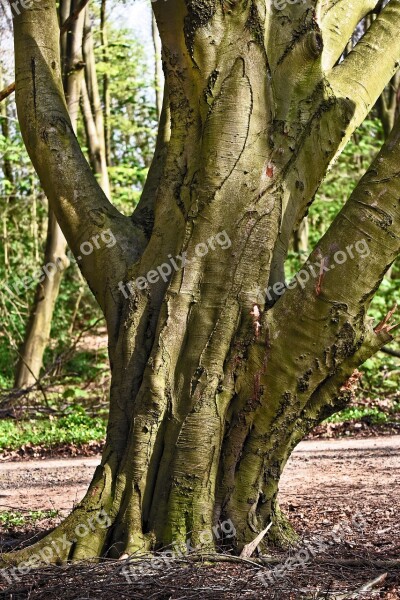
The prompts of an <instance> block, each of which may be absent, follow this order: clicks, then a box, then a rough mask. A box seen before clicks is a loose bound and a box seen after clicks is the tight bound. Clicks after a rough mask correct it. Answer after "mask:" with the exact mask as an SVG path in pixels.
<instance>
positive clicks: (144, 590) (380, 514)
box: [0, 436, 400, 600]
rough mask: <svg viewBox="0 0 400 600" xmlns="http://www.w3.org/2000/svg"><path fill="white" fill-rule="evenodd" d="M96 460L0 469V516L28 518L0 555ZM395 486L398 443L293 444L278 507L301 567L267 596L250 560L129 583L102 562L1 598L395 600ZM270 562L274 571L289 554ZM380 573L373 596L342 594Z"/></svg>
mask: <svg viewBox="0 0 400 600" xmlns="http://www.w3.org/2000/svg"><path fill="white" fill-rule="evenodd" d="M98 460H99V458H98V457H91V458H85V459H82V458H78V459H68V460H41V461H28V462H23V463H21V462H7V463H4V464H2V465H1V467H0V487H1V490H2V491H1V492H0V511H4V512H6V511H8V512H9V513H10V519H11V516H12V514H13V512H14V513H17V514H19V513H22V514H25V515H27V516H28V518H27V519H26V522H25V524H22V525H17V526H15V525H14V526H13V525H12V524H10V527H7V526H4V525H3V529H5V531H4V532H3V534H2V537H1V544H2V547H3V549H4V550H5V549H9V548H10V547H14V546H15V545H16V544H19V543H21V542H22V541H23V540H26V539H30V540H32V539H33V538H34V537H35V536H37V535H39V536H40V535H41V532H43V531H44V530H45V529H46V528H48V527H51V526H54V525H55V524H56V523H57V522H58V521H59V520H60V519H61V518H62V516H63V515H65V514H67V513H68V511H69V510H70V509H71V508H72V506H73V505H74V503H76V502H77V501H79V500H80V498H81V497H82V496H83V494H84V492H85V489H86V486H87V484H88V482H89V480H90V478H91V474H92V473H93V470H94V467H95V465H96V464H97V463H98ZM399 484H400V436H391V437H383V438H369V439H365V438H364V439H342V440H329V441H326V440H313V441H306V442H302V443H301V444H300V445H299V446H298V448H297V449H296V451H295V452H294V454H293V456H292V458H291V459H290V461H289V464H288V466H287V468H286V470H285V473H284V475H283V478H282V482H281V490H280V502H281V506H282V508H283V509H284V510H285V512H286V513H287V514H288V515H289V516H290V520H291V522H292V524H293V525H294V526H295V528H296V530H297V532H298V533H299V534H300V542H299V546H298V548H297V549H294V550H293V551H292V552H291V554H292V556H294V557H296V556H299V555H300V556H303V563H302V565H301V566H300V565H299V564H298V566H297V567H296V568H294V569H293V570H291V571H286V573H285V577H277V578H275V581H274V583H273V584H271V583H269V584H268V587H264V586H263V585H262V583H261V582H260V580H259V579H258V574H259V573H266V572H267V569H266V567H263V566H261V565H260V564H259V562H257V561H254V559H249V560H250V561H252V562H249V563H247V564H246V563H243V562H241V563H238V564H235V563H223V564H218V565H212V564H211V565H208V566H207V568H205V567H204V566H203V567H199V565H198V564H193V563H190V564H187V563H186V562H182V561H176V562H174V563H171V564H163V568H162V569H161V571H160V570H157V569H156V570H155V568H153V566H151V563H150V565H148V563H146V564H147V568H146V572H145V573H143V572H142V574H141V575H140V576H136V577H135V576H132V577H130V582H129V581H127V580H126V578H125V577H124V576H123V574H122V573H121V567H120V565H117V566H116V565H115V563H112V564H111V563H104V564H101V565H98V566H96V567H95V568H94V567H93V565H90V566H86V567H84V566H80V567H75V566H71V567H67V568H65V567H63V568H62V569H63V571H62V580H61V579H60V572H59V568H57V567H54V568H48V569H46V570H44V571H42V572H39V573H35V574H33V573H30V574H28V575H27V576H25V577H22V578H21V580H20V581H19V582H18V583H15V584H14V585H13V586H12V588H11V589H10V588H9V589H4V588H5V587H6V586H5V582H4V581H1V582H0V590H1V589H2V588H1V586H3V590H4V591H3V592H1V591H0V598H4V599H5V598H7V599H10V600H11V599H12V600H16V599H19V598H21V599H22V598H32V599H35V600H36V599H39V598H40V599H48V598H60V599H61V598H63V599H64V600H65V599H67V600H72V599H76V600H78V598H79V599H83V598H85V599H86V598H96V599H98V598H102V597H107V598H118V599H124V598H134V599H136V598H139V599H140V598H146V599H149V598H152V599H153V598H154V599H160V600H161V599H165V600H166V599H167V598H168V599H180V600H183V599H184V598H185V599H186V598H188V599H189V598H190V599H192V598H199V599H202V598H210V599H211V598H213V599H214V598H221V599H225V598H226V599H228V598H245V599H247V598H249V599H253V598H254V599H256V598H282V599H284V598H288V599H291V598H317V597H319V598H335V599H339V598H385V599H386V600H392V599H394V598H400V566H399V564H394V563H393V564H388V561H390V560H392V559H393V560H396V561H398V558H399V554H400V552H399V551H400V536H399V533H400V525H399V521H398V510H399V507H400V497H399V492H398V489H399ZM39 510H41V511H53V512H52V513H49V514H51V516H50V518H46V515H44V518H43V519H42V520H40V519H36V520H33V519H30V518H29V514H32V511H33V514H35V511H39ZM3 514H4V513H3ZM55 514H56V516H54V515H55ZM321 544H322V545H324V547H325V549H322V550H321V548H322V546H321ZM307 547H308V550H311V549H313V550H314V552H313V553H312V552H307V550H306V549H307ZM307 554H308V558H307ZM312 554H314V558H313V556H312ZM272 556H273V558H274V559H275V563H276V564H279V562H283V563H284V562H285V561H286V559H287V557H288V554H287V553H282V552H273V553H272ZM253 563H254V564H253ZM273 567H274V565H273ZM268 568H270V567H268ZM135 572H136V571H134V573H135ZM384 574H387V576H386V578H385V579H384V581H383V582H382V583H380V584H378V585H377V586H376V587H375V588H374V592H372V591H371V592H365V593H361V592H358V593H357V594H356V595H353V594H351V595H349V593H350V592H354V591H355V590H357V589H359V588H360V587H361V586H362V585H363V584H365V583H367V582H369V581H371V580H373V579H375V578H377V577H378V576H380V575H384ZM128 579H129V577H128ZM105 585H106V586H108V587H106V588H104V586H105ZM105 589H107V592H105ZM342 594H345V595H342Z"/></svg>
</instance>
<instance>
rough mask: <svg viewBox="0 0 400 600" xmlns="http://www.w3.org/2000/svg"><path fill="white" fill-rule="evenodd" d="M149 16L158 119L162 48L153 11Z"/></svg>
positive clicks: (160, 100) (159, 116) (161, 88)
mask: <svg viewBox="0 0 400 600" xmlns="http://www.w3.org/2000/svg"><path fill="white" fill-rule="evenodd" d="M151 17H152V18H151V34H152V38H153V46H154V89H155V93H156V107H157V115H158V119H159V120H160V118H161V111H162V105H163V70H162V59H161V52H162V48H161V40H160V36H159V34H158V28H157V22H156V18H155V16H154V13H152V15H151Z"/></svg>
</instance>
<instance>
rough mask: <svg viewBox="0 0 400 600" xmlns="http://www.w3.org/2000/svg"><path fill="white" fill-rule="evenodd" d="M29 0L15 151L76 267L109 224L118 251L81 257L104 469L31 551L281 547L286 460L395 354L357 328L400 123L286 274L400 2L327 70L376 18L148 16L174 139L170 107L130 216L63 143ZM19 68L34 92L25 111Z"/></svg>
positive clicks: (377, 248)
mask: <svg viewBox="0 0 400 600" xmlns="http://www.w3.org/2000/svg"><path fill="white" fill-rule="evenodd" d="M42 1H43V2H44V3H45V5H46V6H48V8H49V10H48V11H46V15H47V17H46V18H47V19H48V22H47V23H46V39H45V44H43V45H44V46H45V48H41V51H40V52H39V51H38V49H37V47H36V46H35V45H32V41H31V40H32V35H31V33H32V30H31V28H32V21H33V22H35V10H36V9H35V8H33V9H32V11H31V15H30V19H29V21H28V20H26V21H24V20H23V19H21V20H18V19H17V20H16V30H15V38H16V40H17V55H16V64H17V104H18V110H19V115H20V121H21V129H22V131H23V135H24V140H25V143H26V146H27V148H28V151H29V153H30V156H31V158H32V161H33V163H34V165H35V168H36V169H37V170H38V172H39V175H40V177H41V181H42V184H43V186H44V189H45V190H46V192H47V193H48V194H49V197H50V198H51V202H52V205H53V206H54V210H55V212H56V215H57V218H58V219H59V222H60V223H61V225H62V227H63V230H64V232H65V234H66V236H67V239H68V241H69V243H70V246H71V248H72V251H73V252H74V253H75V255H76V254H77V253H78V252H79V243H80V240H82V239H84V236H88V235H93V234H97V235H98V234H99V232H100V231H102V230H104V229H107V230H108V229H109V230H111V231H112V232H113V234H114V235H115V238H116V240H117V243H116V245H115V246H114V247H113V248H112V249H109V250H106V249H100V250H98V251H97V252H94V253H92V254H91V255H90V256H87V257H86V258H85V260H83V261H82V272H83V275H84V276H85V278H86V279H87V281H88V283H89V285H90V287H91V289H92V290H93V292H94V294H95V296H96V298H97V300H98V302H99V304H100V306H101V308H102V310H103V312H104V314H105V317H106V321H107V325H108V332H109V355H110V364H111V370H112V385H111V397H110V417H109V427H108V432H107V441H106V447H105V450H104V453H103V458H102V463H101V466H100V467H98V469H97V471H96V473H95V476H94V479H93V482H92V484H91V486H90V488H89V491H88V493H87V495H86V496H85V498H84V500H83V501H82V502H81V503H80V504H79V506H78V507H77V508H76V509H75V510H74V512H73V513H72V514H71V515H70V516H69V517H68V518H67V519H66V520H65V521H64V523H63V524H61V525H60V527H59V528H57V529H56V531H55V532H53V533H52V534H50V536H48V537H47V538H44V539H43V540H41V541H40V542H38V544H36V549H37V550H38V551H39V550H41V549H44V548H45V547H46V545H47V546H48V545H49V544H50V543H52V541H55V540H56V539H57V537H59V536H60V534H61V535H62V536H65V537H64V539H65V540H66V543H65V547H64V548H63V549H62V550H60V551H59V552H58V555H59V559H61V560H64V559H66V558H83V557H84V558H87V557H90V556H99V555H101V554H107V553H109V554H110V555H112V556H119V557H120V556H123V555H125V554H127V553H128V554H129V553H131V552H134V551H137V550H143V549H153V548H158V547H161V546H165V545H167V544H171V543H174V544H177V545H178V546H179V547H184V546H185V542H186V540H187V539H188V538H191V541H192V544H193V545H195V546H198V547H203V546H206V547H207V548H209V547H210V546H212V547H214V542H215V538H214V536H213V534H212V532H213V531H214V532H215V527H218V524H219V523H221V522H223V521H227V520H231V521H232V523H233V526H234V528H235V532H236V534H235V537H234V538H231V539H230V540H229V541H230V542H231V543H232V545H233V546H234V547H235V549H236V550H240V549H241V548H242V547H243V545H244V544H246V543H247V542H249V541H250V540H253V539H254V537H255V536H256V535H257V533H258V532H260V531H261V530H263V529H264V528H265V527H266V525H267V524H269V523H270V522H272V524H273V526H272V528H271V529H270V532H269V534H268V541H269V542H270V543H272V542H275V543H280V544H285V543H290V542H292V541H293V539H294V533H293V531H292V529H291V527H290V525H289V523H288V521H287V519H286V518H285V517H284V515H282V513H281V512H280V510H279V505H278V501H277V494H278V486H279V479H280V476H281V473H282V470H283V468H284V466H285V464H286V461H287V459H288V457H289V456H290V453H291V451H292V450H293V448H294V447H295V446H296V444H297V443H298V442H299V441H300V440H301V439H302V437H303V436H304V435H305V434H306V433H307V432H308V431H309V430H310V429H311V428H312V427H313V426H315V425H316V424H317V423H319V422H320V421H321V420H323V419H324V418H325V417H327V416H328V415H329V414H332V413H334V412H335V411H337V410H339V409H340V408H342V407H343V406H344V405H345V404H346V402H348V400H349V398H350V397H351V392H352V387H353V384H354V381H355V380H356V376H354V375H353V374H354V371H355V369H356V368H357V367H358V366H359V365H360V364H361V363H362V362H363V361H364V360H366V359H367V358H368V357H369V356H371V355H372V354H374V353H375V352H376V351H377V350H378V349H379V348H380V347H381V346H382V345H384V344H385V343H387V341H388V340H389V339H391V334H390V331H389V330H390V327H389V325H388V324H387V323H383V324H381V325H380V327H377V328H376V329H373V327H372V324H371V322H370V320H369V319H368V318H367V317H366V312H367V309H368V306H369V303H370V300H371V298H372V296H373V294H374V292H375V291H376V289H377V286H378V285H379V282H380V281H381V280H382V277H383V275H384V273H385V272H386V270H387V267H388V265H390V264H391V263H392V262H393V260H394V259H395V257H396V256H397V255H398V253H399V250H400V248H399V239H400V218H399V216H400V215H399V203H398V197H399V180H398V175H397V173H398V152H399V150H400V123H398V124H397V126H396V128H395V130H394V132H393V134H392V136H391V137H390V138H389V140H388V142H387V144H386V145H385V147H384V148H383V149H382V152H381V153H380V155H379V157H378V158H377V159H376V161H375V162H374V164H373V165H372V166H371V168H370V170H369V171H368V172H367V173H366V175H365V177H364V178H363V179H362V180H361V182H360V183H359V184H358V186H357V188H356V189H355V191H354V193H353V195H352V196H351V198H350V199H349V201H348V202H347V204H346V205H345V207H344V208H343V210H342V211H341V212H340V214H339V215H338V216H337V218H336V219H335V221H334V222H333V223H332V225H331V227H330V229H329V230H328V232H327V233H326V234H325V236H324V237H323V238H322V239H321V240H320V242H319V244H318V245H317V247H316V248H315V250H314V251H313V253H312V255H311V256H310V258H309V259H308V261H307V262H306V265H305V267H304V269H303V270H302V271H300V272H299V273H298V275H297V278H296V279H295V280H293V281H291V282H288V284H287V286H286V288H285V285H284V283H283V282H284V275H283V267H284V260H285V257H286V253H287V248H288V245H289V243H290V240H291V236H292V232H293V230H294V229H295V228H296V227H297V226H298V224H299V223H300V222H301V220H302V219H303V217H304V215H305V212H306V210H307V206H308V205H309V203H310V202H311V200H312V198H313V197H314V194H315V192H316V190H317V188H318V186H319V184H320V182H321V180H322V178H323V177H324V175H325V173H326V170H327V168H328V166H329V164H330V163H331V161H332V160H333V159H334V157H335V155H336V154H337V153H338V152H339V151H340V150H341V148H342V147H343V145H344V144H345V142H346V141H347V140H348V139H349V137H350V135H351V134H352V132H353V131H354V129H355V128H356V127H357V126H358V124H359V123H360V122H361V121H362V120H363V119H364V118H365V116H366V115H367V114H368V112H369V110H370V109H371V107H372V106H373V104H374V103H375V102H376V100H377V98H378V96H379V95H380V93H381V91H382V89H383V86H384V85H385V84H386V83H387V82H388V81H389V80H390V78H391V77H392V76H393V73H394V71H395V69H396V64H397V62H398V60H399V57H400V36H399V35H398V33H399V25H398V23H399V19H398V18H399V15H400V2H398V0H392V1H391V2H390V6H388V7H386V8H385V9H384V10H383V11H382V13H381V15H379V17H378V18H377V19H376V20H375V21H374V23H373V24H372V26H371V28H370V30H369V31H368V32H367V34H366V38H365V39H364V40H361V41H360V42H359V44H358V45H357V52H350V53H349V55H348V56H347V58H346V59H345V60H344V61H342V62H341V63H340V64H338V65H337V66H335V65H336V63H337V61H338V58H339V57H340V56H341V55H342V53H343V49H344V45H345V43H346V42H347V40H348V39H349V37H350V35H351V33H352V31H353V30H354V28H355V27H356V25H357V23H358V22H359V20H360V19H361V18H362V17H363V16H364V15H365V14H366V13H367V12H368V11H369V10H371V5H370V4H368V3H364V4H362V3H357V2H354V3H353V4H352V5H351V10H350V8H349V5H348V2H347V0H346V2H344V1H343V2H342V1H341V0H339V2H337V1H336V0H335V2H332V4H331V5H329V6H328V5H323V6H322V5H321V10H320V12H319V13H318V21H317V20H316V18H315V14H314V12H313V11H311V12H310V11H308V10H307V5H303V4H300V5H296V6H294V5H287V6H286V7H284V8H283V9H282V10H281V11H274V13H268V12H266V6H265V4H264V3H263V2H250V3H245V2H223V3H214V2H212V1H211V0H210V1H207V0H201V1H200V2H176V5H175V6H174V10H173V11H171V9H170V6H169V5H168V3H163V2H158V3H155V4H154V7H153V8H154V11H155V14H156V18H157V23H158V28H159V31H160V34H161V40H162V44H163V57H164V69H165V74H166V81H167V87H168V102H169V109H170V124H171V128H170V130H169V128H168V127H167V126H166V125H165V124H166V118H167V117H166V115H167V113H166V109H165V104H164V111H163V115H162V119H161V127H160V131H159V138H158V142H157V148H156V154H155V158H154V161H153V163H152V167H151V169H150V173H149V180H148V183H147V185H146V188H145V190H144V193H143V196H142V199H141V201H140V203H139V205H138V207H137V209H136V210H135V212H134V214H133V217H132V218H128V217H124V216H123V215H121V214H120V213H118V211H116V209H115V208H114V207H113V206H112V204H111V203H110V202H109V201H108V200H107V198H106V197H105V196H104V194H103V193H102V192H101V190H100V189H99V187H98V186H96V182H95V181H94V180H93V178H92V177H90V173H88V171H87V168H86V166H85V161H84V157H83V155H82V153H81V151H80V149H79V146H78V144H77V141H76V138H75V137H74V136H73V134H72V132H71V128H70V125H69V121H68V116H67V114H66V112H65V110H64V111H63V108H62V98H61V89H60V85H59V80H58V79H57V77H56V76H55V75H54V73H53V71H51V70H50V69H49V68H48V65H49V64H50V65H51V64H52V61H54V60H55V59H56V56H57V53H56V52H55V50H54V44H56V39H57V37H56V35H55V33H54V28H55V26H56V24H55V22H54V10H51V9H50V5H51V2H50V0H42ZM343 11H345V12H346V19H342V18H341V15H342V12H343ZM52 15H53V16H52ZM349 15H351V18H350V16H349ZM40 31H41V30H40V29H39V28H37V29H36V30H35V35H36V43H37V44H38V45H39V46H41V44H42V43H43V41H44V38H43V35H44V34H41V33H40ZM396 33H397V35H396ZM31 60H34V61H35V64H36V69H37V72H39V71H40V74H41V76H42V77H43V83H42V85H40V86H37V87H36V96H35V95H34V98H36V103H35V102H34V101H33V98H32V94H28V93H27V91H28V90H29V89H31V88H29V85H30V83H29V82H30V80H29V73H30V68H31ZM378 64H379V76H378V75H377V72H378V71H377V68H376V67H377V65H378ZM35 106H37V107H38V108H37V109H36V121H35V119H34V117H35ZM60 114H62V117H61V116H60ZM32 123H35V125H34V126H32ZM66 148H68V152H66V151H65V149H66ZM61 156H62V157H63V160H62V161H61V160H60V159H61ZM70 173H75V174H76V176H75V178H73V179H72V178H71V177H70V176H69V174H70ZM377 199H379V206H377ZM71 207H72V208H73V210H71ZM86 239H87V237H86ZM343 255H345V260H343ZM368 255H370V256H371V257H373V260H371V259H369V260H366V257H367V256H368ZM178 256H180V257H181V258H177V257H178ZM339 259H340V260H339ZM305 269H306V270H305ZM269 286H274V288H273V291H274V294H275V296H276V297H277V300H276V301H275V302H274V303H272V304H271V303H269V302H268V300H269V294H270V289H271V287H269ZM104 511H105V512H106V513H107V515H108V518H109V520H110V521H109V523H108V525H109V526H107V527H103V528H102V527H97V528H95V531H93V532H92V533H91V535H90V536H88V537H86V538H85V539H81V540H77V537H76V535H75V533H74V532H75V531H77V527H78V526H79V525H80V524H82V523H85V522H86V520H87V517H88V515H100V513H101V512H103V514H104ZM213 528H214V530H213ZM205 533H206V534H207V535H204V534H205ZM210 533H211V539H210V535H209V534H210ZM30 553H32V550H24V551H22V552H21V553H20V554H18V555H10V556H9V557H6V560H7V561H17V560H21V558H22V557H26V556H29V555H30ZM16 556H17V558H16Z"/></svg>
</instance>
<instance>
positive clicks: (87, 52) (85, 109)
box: [82, 11, 110, 198]
mask: <svg viewBox="0 0 400 600" xmlns="http://www.w3.org/2000/svg"><path fill="white" fill-rule="evenodd" d="M103 18H104V17H103ZM104 35H105V34H104V33H103V37H104ZM83 55H84V58H85V81H84V82H83V86H82V115H83V121H84V124H85V130H86V137H87V142H88V147H89V160H90V164H91V167H92V170H93V173H95V174H96V175H97V176H98V178H99V183H100V186H101V188H102V189H103V190H104V193H105V194H106V196H107V197H108V198H110V182H109V178H108V171H107V154H106V141H105V129H104V118H103V107H102V106H101V100H100V93H99V86H98V81H97V73H96V61H95V56H94V46H93V33H92V26H91V22H90V15H89V11H87V13H86V19H85V32H84V43H83Z"/></svg>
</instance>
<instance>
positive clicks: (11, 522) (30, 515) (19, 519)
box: [0, 510, 59, 529]
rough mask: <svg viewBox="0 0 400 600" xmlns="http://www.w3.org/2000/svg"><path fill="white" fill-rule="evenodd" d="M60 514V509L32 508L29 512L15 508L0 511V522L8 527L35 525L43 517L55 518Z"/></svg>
mask: <svg viewBox="0 0 400 600" xmlns="http://www.w3.org/2000/svg"><path fill="white" fill-rule="evenodd" d="M58 514H59V513H58V510H30V511H29V512H27V513H22V512H20V511H14V510H13V511H2V512H0V524H1V525H2V526H3V527H5V528H7V529H10V528H12V527H21V526H26V525H34V524H35V523H37V522H38V521H43V519H54V518H55V517H57V516H58Z"/></svg>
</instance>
